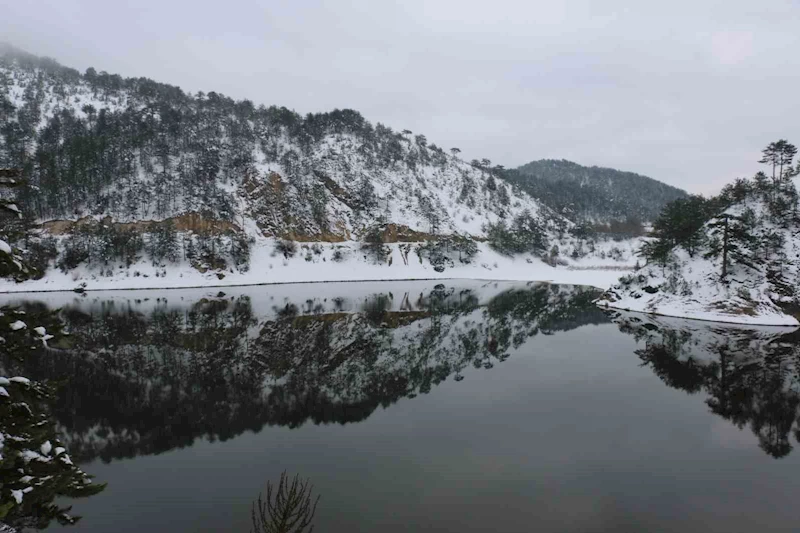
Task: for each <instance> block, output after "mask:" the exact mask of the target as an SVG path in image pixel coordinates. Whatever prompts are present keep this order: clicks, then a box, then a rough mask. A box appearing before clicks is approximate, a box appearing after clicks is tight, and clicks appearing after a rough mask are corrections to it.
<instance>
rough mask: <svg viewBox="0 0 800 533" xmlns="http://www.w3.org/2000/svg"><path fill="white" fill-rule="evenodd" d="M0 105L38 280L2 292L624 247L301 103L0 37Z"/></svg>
mask: <svg viewBox="0 0 800 533" xmlns="http://www.w3.org/2000/svg"><path fill="white" fill-rule="evenodd" d="M0 113H1V114H0V121H2V123H3V125H4V127H3V128H2V133H0V168H3V167H6V168H14V169H20V172H21V174H22V176H23V179H24V182H25V183H24V185H23V186H22V187H19V188H18V190H17V192H16V194H15V196H14V197H13V201H14V202H15V204H14V205H15V206H16V205H19V206H20V207H21V208H22V209H21V213H22V214H23V215H24V217H25V218H23V219H21V222H20V224H21V225H22V226H25V227H24V228H20V231H17V232H16V233H15V234H14V235H6V234H4V233H3V231H0V239H4V241H5V242H6V243H8V244H9V245H10V246H11V247H12V248H13V254H14V255H15V256H16V257H17V258H18V259H21V260H23V263H24V265H25V266H26V268H27V267H28V266H29V267H30V268H29V269H28V270H29V271H30V272H33V273H34V274H32V275H29V274H27V273H25V275H24V276H23V275H21V274H20V273H19V272H18V273H17V277H18V278H21V277H33V278H42V279H37V280H28V281H26V282H25V283H22V284H19V285H15V284H13V283H10V282H8V281H2V280H0V284H2V285H3V288H2V290H6V289H7V290H32V289H51V290H52V289H72V288H75V287H78V286H83V287H86V288H90V289H91V288H101V287H116V288H133V287H162V286H168V287H176V286H192V285H204V284H208V283H212V282H213V283H217V282H220V281H221V280H222V279H225V280H226V281H225V282H224V284H239V283H266V282H276V281H309V280H329V279H341V280H345V279H348V280H349V279H400V278H404V279H408V278H419V277H424V278H430V277H440V275H441V274H442V272H443V271H445V270H447V271H448V273H449V275H450V276H453V275H455V277H479V278H484V279H511V278H513V279H553V278H554V277H555V276H554V275H553V274H552V273H550V271H551V270H554V269H553V266H554V265H558V264H561V265H566V264H572V263H580V262H581V261H583V260H584V259H586V258H596V259H597V260H598V261H599V262H600V263H601V264H602V265H603V266H607V263H611V264H612V266H614V265H628V263H632V262H634V261H635V259H634V258H633V254H632V250H633V249H634V248H635V244H631V243H613V242H611V241H609V242H594V241H593V240H591V239H587V238H586V237H585V236H578V235H574V234H573V233H572V230H573V229H574V225H573V224H572V223H571V222H570V221H569V220H567V219H566V218H564V217H563V216H561V215H558V214H556V213H554V212H553V211H551V210H550V209H549V208H547V207H545V206H544V205H542V204H541V203H540V202H538V201H537V200H535V199H533V198H532V197H531V196H529V195H528V194H526V193H525V192H522V191H520V190H518V189H517V188H516V186H512V185H510V184H509V183H508V182H506V181H504V180H503V179H501V178H500V175H501V173H499V172H498V171H497V169H496V168H494V167H489V165H488V163H487V164H484V163H481V162H478V161H473V162H472V163H467V162H465V161H463V160H461V159H460V158H459V157H457V155H458V150H457V149H452V150H445V149H443V148H441V147H439V146H436V145H435V144H433V143H431V142H429V141H428V139H426V138H425V136H424V135H419V134H417V135H414V134H412V133H411V132H409V131H402V132H397V131H394V130H392V129H391V128H389V127H387V126H384V125H382V124H375V125H373V124H371V123H370V122H368V121H367V120H365V119H364V118H363V117H362V116H361V115H360V114H359V113H358V112H356V111H353V110H334V111H332V112H330V113H319V114H308V115H306V116H301V115H299V114H298V113H296V112H294V111H291V110H288V109H286V108H282V107H275V106H272V107H268V108H267V107H264V106H263V105H256V104H254V103H253V102H250V101H247V100H244V101H234V100H232V99H230V98H228V97H225V96H223V95H220V94H217V93H214V92H210V93H207V94H204V93H197V94H188V93H185V92H183V91H182V90H181V89H179V88H177V87H173V86H169V85H165V84H161V83H157V82H154V81H152V80H149V79H146V78H122V77H120V76H118V75H114V74H108V73H105V72H100V73H98V72H96V71H95V70H94V69H91V68H90V69H87V71H86V72H85V73H83V74H81V73H79V72H78V71H76V70H73V69H70V68H67V67H63V66H60V65H58V64H57V63H56V62H55V61H52V60H49V59H40V58H37V57H34V56H31V55H29V54H26V53H24V52H20V51H19V50H16V49H13V48H11V47H9V46H5V47H0ZM290 241H291V242H295V243H297V242H300V243H308V244H304V245H301V246H298V245H297V244H291V242H290ZM311 243H314V244H311ZM0 255H8V254H3V253H0ZM298 258H299V259H300V260H301V261H302V263H301V265H302V266H301V267H300V268H297V265H296V264H295V263H294V261H296V260H297V259H298ZM545 263H547V264H545ZM530 265H534V267H535V268H534V267H531V266H530ZM548 265H550V266H548ZM629 266H632V265H629ZM388 267H391V268H392V270H391V272H387V268H388ZM309 269H311V270H312V272H305V271H308V270H309ZM526 269H527V270H528V271H529V272H528V273H527V274H522V275H520V272H523V271H526ZM537 269H538V270H537ZM459 270H463V272H462V273H460V274H456V271H459ZM299 271H304V272H305V273H303V274H302V275H300V274H298V272H299ZM534 272H536V273H535V274H533V273H534ZM153 278H158V281H156V282H153ZM144 279H147V280H149V281H144ZM559 279H561V278H559ZM562 281H568V280H564V279H562Z"/></svg>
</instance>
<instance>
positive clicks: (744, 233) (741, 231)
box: [705, 209, 758, 280]
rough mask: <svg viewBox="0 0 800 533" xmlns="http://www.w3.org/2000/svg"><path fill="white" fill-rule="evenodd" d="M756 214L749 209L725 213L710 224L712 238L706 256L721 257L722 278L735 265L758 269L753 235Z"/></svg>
mask: <svg viewBox="0 0 800 533" xmlns="http://www.w3.org/2000/svg"><path fill="white" fill-rule="evenodd" d="M754 225H755V215H754V213H753V211H752V210H750V209H747V210H745V211H744V213H743V214H742V215H740V216H737V215H732V214H730V213H723V214H721V215H719V216H718V217H716V219H714V220H713V221H712V222H711V223H710V224H709V225H708V227H709V229H710V240H709V250H708V252H707V253H706V254H705V257H706V258H715V259H716V258H719V259H720V261H721V265H720V278H721V279H723V280H725V279H726V278H727V276H728V274H729V273H730V271H731V268H732V267H733V266H734V265H744V266H746V267H748V268H751V269H757V268H758V267H757V266H756V261H755V250H756V247H757V244H758V242H757V239H756V238H755V236H754V235H753V233H752V231H753V227H754Z"/></svg>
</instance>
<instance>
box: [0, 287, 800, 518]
mask: <svg viewBox="0 0 800 533" xmlns="http://www.w3.org/2000/svg"><path fill="white" fill-rule="evenodd" d="M223 290H224V291H225V292H224V293H218V290H216V289H215V290H191V291H161V292H141V291H137V292H116V293H91V294H90V295H88V296H85V297H81V296H76V295H74V294H52V295H41V296H38V295H37V296H36V297H35V298H34V299H33V300H32V301H28V302H25V303H24V305H25V306H27V308H28V309H29V310H30V309H36V308H39V307H41V306H46V307H47V308H51V309H55V308H60V309H61V312H60V316H61V317H62V318H63V320H64V321H65V323H66V325H67V330H68V331H70V332H71V335H70V337H69V343H70V345H69V346H68V347H66V348H65V349H63V350H61V351H58V352H49V353H46V354H43V355H37V356H35V357H28V358H24V359H23V360H22V361H14V360H11V359H9V358H6V361H4V363H3V364H4V365H5V366H6V368H5V371H6V372H7V373H9V372H14V373H19V374H22V375H26V376H28V377H30V378H32V379H37V380H51V381H52V382H54V383H57V384H58V393H57V398H56V400H55V402H54V405H53V410H52V417H53V418H55V420H56V422H57V424H58V428H59V432H60V438H61V440H62V442H63V443H64V444H65V445H66V447H67V448H68V449H69V451H70V453H71V454H72V457H73V459H74V460H76V462H79V463H80V464H81V466H82V468H83V469H84V470H85V471H87V472H88V473H90V474H92V475H94V476H95V478H96V481H98V482H106V483H107V484H108V486H107V488H106V489H105V490H104V491H103V492H102V493H100V494H98V495H95V496H92V497H89V498H86V499H79V500H75V501H73V502H69V501H66V500H65V502H67V503H72V504H73V505H74V508H73V511H74V512H75V513H76V514H79V515H82V516H83V519H82V521H81V522H80V523H79V524H78V525H77V526H74V527H73V528H72V529H73V530H74V531H76V532H103V533H107V532H110V531H114V532H137V533H139V532H142V531H147V532H162V531H163V532H170V533H173V532H174V533H178V532H203V531H241V532H246V531H249V527H250V516H249V513H250V506H251V503H252V501H253V500H254V499H255V498H256V497H257V496H258V493H259V491H262V490H263V489H264V487H265V484H266V481H267V480H276V479H277V478H278V477H279V475H280V473H281V471H283V470H288V471H289V472H290V473H295V472H296V473H300V474H301V475H302V476H306V477H310V478H311V479H312V481H313V483H314V485H315V490H316V492H317V493H319V494H321V496H322V498H321V500H320V504H319V507H318V511H317V516H316V520H315V524H316V529H315V530H316V531H320V532H323V533H324V532H360V531H370V532H371V531H380V532H394V531H397V532H400V531H415V530H420V531H424V530H428V531H459V532H463V531H509V532H511V531H513V532H517V531H518V532H531V531H537V532H546V531H559V532H561V531H567V532H571V531H575V532H591V531H614V532H625V531H637V532H638V531H676V532H677V531H680V532H687V531H689V532H691V531H703V532H717V531H718V532H725V533H730V532H738V531H797V528H798V525H797V524H798V522H797V517H798V513H797V503H796V502H797V501H798V498H800V464H799V462H800V453H798V451H797V450H793V448H795V447H797V445H798V442H797V438H798V436H799V435H800V432H798V429H797V427H798V408H800V387H799V385H800V382H799V381H798V374H797V371H796V369H797V366H796V361H797V358H798V356H799V355H800V344H796V339H795V338H794V336H793V335H792V334H791V332H790V330H785V329H759V330H752V329H746V328H737V327H721V326H719V325H715V324H708V323H696V322H695V323H693V322H690V321H681V320H670V319H663V320H661V321H656V320H654V319H650V318H646V317H643V316H637V315H613V316H612V315H607V314H605V313H603V312H602V311H600V310H598V309H597V308H595V307H594V306H592V305H591V300H592V298H593V293H592V292H591V291H587V290H583V289H580V288H576V287H565V286H549V285H535V284H528V285H525V284H502V283H491V284H485V283H478V282H471V283H470V282H451V283H447V284H444V285H438V286H437V285H436V284H435V283H434V282H407V283H399V282H398V283H371V284H324V285H296V286H286V287H251V288H241V289H223ZM4 303H9V301H6V302H4ZM15 303H16V304H21V303H22V302H21V301H19V300H18V299H17V300H16V302H15ZM9 367H12V368H9ZM61 503H64V502H61ZM51 529H52V530H57V529H61V527H60V526H58V525H54V526H52V527H51Z"/></svg>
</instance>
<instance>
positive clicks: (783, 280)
mask: <svg viewBox="0 0 800 533" xmlns="http://www.w3.org/2000/svg"><path fill="white" fill-rule="evenodd" d="M797 180H798V178H795V181H797ZM783 186H784V187H785V188H786V190H778V191H775V192H772V193H770V194H773V195H775V196H776V197H779V196H780V195H782V194H785V195H786V202H787V205H789V206H791V205H792V204H791V203H792V202H796V201H797V200H796V197H794V196H793V195H792V194H790V193H791V192H793V187H792V185H791V184H788V183H786V184H784V185H783ZM759 194H760V193H756V192H751V193H749V194H748V195H747V196H746V197H745V198H744V199H743V200H741V201H739V202H737V203H735V204H733V205H731V206H730V207H729V208H727V209H726V210H725V211H724V214H725V215H727V216H729V217H731V218H732V219H733V220H737V219H741V218H742V217H744V216H745V215H747V218H752V219H753V221H754V222H753V224H752V225H753V227H752V228H751V229H749V230H748V231H749V232H750V233H751V237H752V242H749V243H748V244H743V245H741V247H742V250H743V251H742V252H740V253H741V254H742V255H744V256H745V257H746V260H737V261H734V259H730V260H729V267H728V272H727V275H726V277H725V279H723V278H722V275H721V264H722V258H721V256H720V254H711V253H709V249H710V245H709V244H708V243H710V242H712V241H713V240H714V239H720V237H719V236H716V235H714V233H713V231H714V229H713V228H714V223H715V221H717V220H720V218H715V219H712V220H710V221H709V222H707V223H706V224H705V226H704V227H703V228H701V229H700V230H699V231H700V232H701V233H703V236H704V237H705V239H704V241H703V242H704V244H703V245H702V246H701V247H700V248H699V249H698V250H697V251H696V252H695V253H694V254H693V255H692V254H689V252H688V251H687V250H685V249H684V248H682V247H675V248H674V249H672V250H671V252H670V255H669V257H668V258H667V261H666V264H665V265H664V266H660V265H657V264H648V265H646V266H645V267H644V268H642V269H640V270H637V271H636V272H633V273H631V274H630V275H626V276H622V277H621V279H620V280H619V283H618V284H616V285H614V286H613V287H612V288H611V289H609V290H608V291H607V292H606V293H605V294H604V295H603V296H602V298H601V299H600V301H599V303H600V304H601V305H603V306H607V307H610V308H614V309H622V310H626V311H637V312H644V313H651V314H655V315H664V316H673V317H682V318H691V319H695V320H709V321H714V322H726V323H735V324H751V325H767V326H798V325H800V322H798V320H797V318H795V317H794V316H791V315H790V314H788V312H787V308H790V307H792V306H794V307H795V308H796V307H797V305H798V296H797V293H796V292H795V290H794V287H796V286H797V281H798V279H800V270H798V267H797V260H798V258H800V239H798V238H797V227H796V226H795V221H794V219H789V218H788V217H789V215H786V217H787V218H786V220H780V219H776V216H775V215H774V214H773V213H771V212H770V209H769V205H768V199H769V195H767V196H766V198H765V197H764V196H760V195H759ZM787 213H789V214H791V210H788V208H787ZM722 216H723V215H722V214H721V215H720V217H722ZM770 243H771V244H770ZM732 246H733V245H732ZM731 254H733V252H731ZM621 274H623V273H621Z"/></svg>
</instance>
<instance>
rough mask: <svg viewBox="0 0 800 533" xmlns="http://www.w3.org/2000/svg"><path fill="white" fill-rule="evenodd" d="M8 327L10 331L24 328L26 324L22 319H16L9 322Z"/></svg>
mask: <svg viewBox="0 0 800 533" xmlns="http://www.w3.org/2000/svg"><path fill="white" fill-rule="evenodd" d="M8 327H10V328H11V331H17V330H20V329H24V328H26V327H28V326H27V324H25V322H23V321H22V320H17V321H16V322H12V323H11V324H9V325H8Z"/></svg>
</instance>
